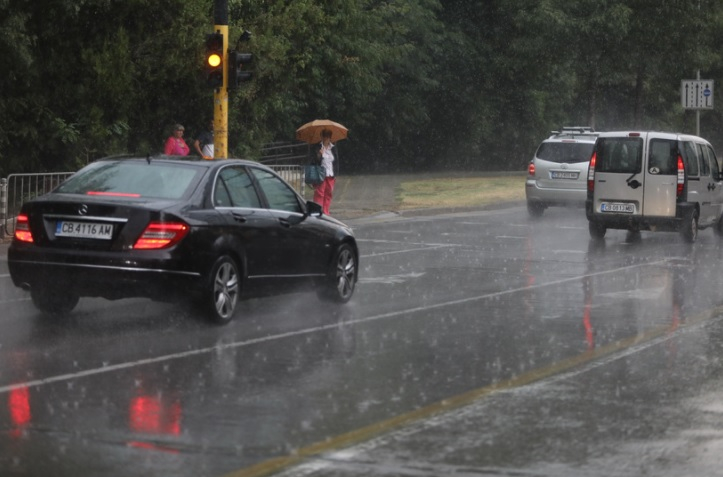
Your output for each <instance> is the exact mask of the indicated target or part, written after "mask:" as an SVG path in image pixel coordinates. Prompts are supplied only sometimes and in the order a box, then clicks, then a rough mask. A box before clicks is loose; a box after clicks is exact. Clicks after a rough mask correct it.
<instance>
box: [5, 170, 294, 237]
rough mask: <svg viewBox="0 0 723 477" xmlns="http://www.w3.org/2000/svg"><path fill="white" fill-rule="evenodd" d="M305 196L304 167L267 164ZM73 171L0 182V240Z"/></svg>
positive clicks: (13, 229) (8, 178) (41, 174)
mask: <svg viewBox="0 0 723 477" xmlns="http://www.w3.org/2000/svg"><path fill="white" fill-rule="evenodd" d="M268 167H270V168H271V169H273V170H274V171H275V172H276V173H277V174H278V175H279V176H281V178H282V179H284V180H285V181H286V182H288V183H289V184H290V185H291V187H293V188H294V189H295V190H296V191H297V192H298V193H299V194H301V196H302V197H305V193H306V191H305V184H304V168H303V166H298V165H286V166H285V165H268ZM73 174H74V172H49V173H38V174H10V175H9V176H8V177H7V178H6V179H0V238H2V237H3V236H5V235H12V234H13V233H15V218H16V217H17V215H18V213H19V212H20V207H22V205H23V203H24V202H26V201H28V200H30V199H33V198H35V197H38V196H41V195H43V194H46V193H48V192H50V191H51V190H53V189H55V188H56V187H58V186H59V185H60V184H61V183H62V182H63V181H65V180H66V179H67V178H68V177H70V176H71V175H73Z"/></svg>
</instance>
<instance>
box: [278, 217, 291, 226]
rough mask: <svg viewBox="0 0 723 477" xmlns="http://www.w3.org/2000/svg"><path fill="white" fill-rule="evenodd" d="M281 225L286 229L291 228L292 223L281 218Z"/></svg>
mask: <svg viewBox="0 0 723 477" xmlns="http://www.w3.org/2000/svg"><path fill="white" fill-rule="evenodd" d="M279 223H280V224H281V225H283V226H284V227H286V228H289V227H291V222H289V221H288V220H287V219H284V218H280V219H279Z"/></svg>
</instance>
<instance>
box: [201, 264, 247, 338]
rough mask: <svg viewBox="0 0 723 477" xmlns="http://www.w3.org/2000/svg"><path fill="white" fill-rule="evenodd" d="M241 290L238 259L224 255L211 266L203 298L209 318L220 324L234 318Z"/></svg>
mask: <svg viewBox="0 0 723 477" xmlns="http://www.w3.org/2000/svg"><path fill="white" fill-rule="evenodd" d="M240 292H241V280H240V277H239V268H238V265H237V264H236V261H235V260H234V259H232V258H231V257H229V256H228V255H223V256H221V257H219V258H218V260H216V263H214V264H213V267H211V274H210V275H209V284H208V289H207V290H206V292H205V296H204V297H203V298H202V300H205V302H206V303H205V307H206V310H207V312H208V313H207V314H208V318H209V319H210V320H211V321H212V322H214V323H218V324H226V323H228V322H229V321H231V319H232V318H233V315H234V312H235V311H236V304H237V303H238V300H239V294H240Z"/></svg>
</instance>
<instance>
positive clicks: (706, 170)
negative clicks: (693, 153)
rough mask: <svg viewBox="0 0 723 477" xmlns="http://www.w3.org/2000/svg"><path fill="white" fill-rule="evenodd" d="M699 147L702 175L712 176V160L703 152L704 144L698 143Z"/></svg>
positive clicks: (697, 147) (697, 146)
mask: <svg viewBox="0 0 723 477" xmlns="http://www.w3.org/2000/svg"><path fill="white" fill-rule="evenodd" d="M695 146H696V149H698V158H699V159H700V175H701V176H703V177H710V165H709V164H710V160H709V158H708V156H706V155H705V154H704V153H703V145H702V144H696V145H695Z"/></svg>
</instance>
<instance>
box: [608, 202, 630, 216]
mask: <svg viewBox="0 0 723 477" xmlns="http://www.w3.org/2000/svg"><path fill="white" fill-rule="evenodd" d="M600 211H601V212H621V213H623V214H632V213H635V204H622V203H616V202H612V203H611V202H603V203H602V204H600Z"/></svg>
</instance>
